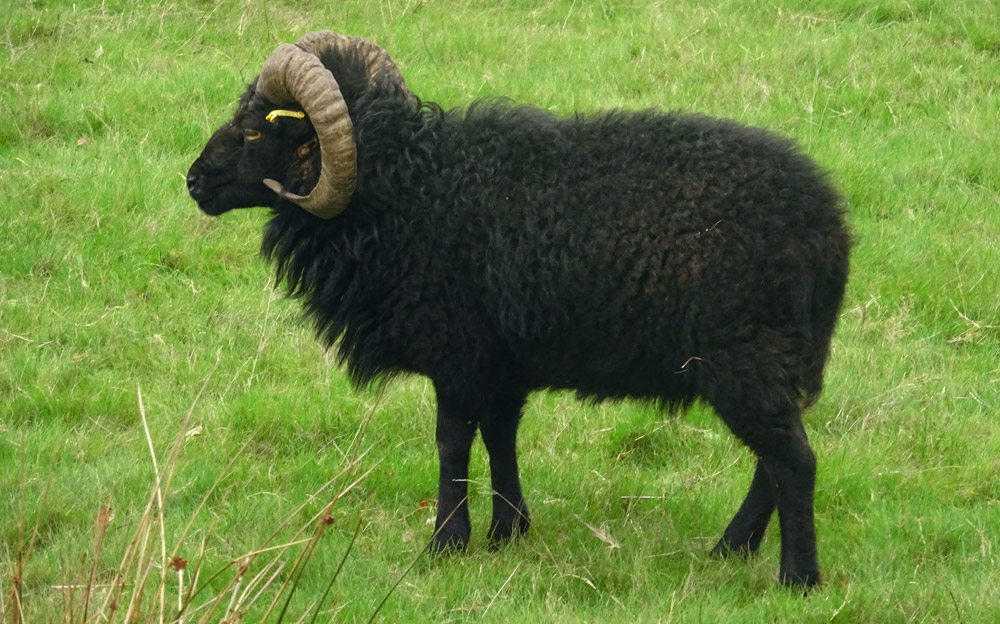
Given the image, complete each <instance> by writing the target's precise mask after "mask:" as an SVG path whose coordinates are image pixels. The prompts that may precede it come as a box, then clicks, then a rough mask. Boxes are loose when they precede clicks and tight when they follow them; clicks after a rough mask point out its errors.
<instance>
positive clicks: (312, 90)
mask: <svg viewBox="0 0 1000 624" xmlns="http://www.w3.org/2000/svg"><path fill="white" fill-rule="evenodd" d="M331 48H332V49H345V48H356V49H358V50H360V51H361V53H362V56H363V57H364V59H365V62H366V65H367V67H368V75H369V77H370V78H369V79H370V80H374V79H375V77H376V76H378V75H381V74H382V73H386V74H387V75H389V76H390V77H391V78H392V79H394V80H398V82H399V84H400V86H401V87H402V88H403V89H404V91H405V89H406V85H405V82H404V81H403V77H402V75H401V74H400V73H399V70H398V69H397V68H396V64H395V63H393V62H392V59H391V58H389V55H388V54H387V53H386V52H385V50H383V49H382V48H380V47H378V46H377V45H375V44H374V43H372V42H371V41H368V40H367V39H361V38H360V37H345V36H342V35H338V34H336V33H334V32H332V31H329V30H324V31H319V32H313V33H309V34H307V35H305V36H303V37H302V38H301V39H299V40H298V41H297V42H296V43H295V45H291V44H286V43H283V44H281V45H279V46H278V47H277V49H276V50H275V51H274V52H273V53H272V54H271V56H270V57H268V59H267V61H265V63H264V67H263V68H262V69H261V71H260V78H259V79H258V80H257V91H258V93H260V94H261V95H263V96H264V97H266V98H267V99H268V100H270V101H272V102H274V103H276V104H279V105H281V104H289V103H291V102H298V104H299V105H300V106H301V107H302V108H303V109H304V110H305V112H306V114H307V115H308V116H309V119H310V120H311V121H312V124H313V128H315V130H316V135H317V138H318V139H319V147H320V158H321V164H320V173H319V181H318V182H317V183H316V186H315V187H314V188H313V190H312V191H310V193H309V194H308V195H304V196H303V195H297V194H295V193H291V192H289V191H287V190H285V189H284V188H283V187H282V186H281V184H280V183H278V182H277V181H276V180H271V179H267V180H264V184H266V185H267V187H268V188H270V189H271V190H273V191H274V192H275V193H278V194H279V195H281V196H282V197H284V198H286V199H288V200H289V201H291V202H293V203H295V204H297V205H299V206H300V207H302V208H303V209H304V210H307V211H308V212H310V213H312V214H314V215H316V216H317V217H320V218H321V219H330V218H333V217H335V216H337V215H339V214H340V213H341V212H343V211H344V210H345V209H346V208H347V204H348V202H350V200H351V195H353V194H354V185H355V182H356V180H357V170H358V156H357V148H356V146H355V144H354V125H353V124H352V123H351V117H350V115H349V114H348V111H347V104H346V103H345V102H344V96H343V94H341V92H340V86H339V85H338V84H337V80H336V79H335V78H334V77H333V74H332V73H330V71H329V70H328V69H326V68H325V67H324V66H323V63H322V62H320V59H319V57H320V55H321V54H322V53H323V52H324V51H326V50H329V49H331Z"/></svg>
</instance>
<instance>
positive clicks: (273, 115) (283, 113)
mask: <svg viewBox="0 0 1000 624" xmlns="http://www.w3.org/2000/svg"><path fill="white" fill-rule="evenodd" d="M305 116H306V114H305V113H303V112H302V111H290V110H281V109H276V110H273V111H271V112H270V113H268V114H267V117H265V118H264V119H266V120H268V121H270V122H271V123H274V120H275V119H277V118H278V117H294V118H296V119H303V118H305Z"/></svg>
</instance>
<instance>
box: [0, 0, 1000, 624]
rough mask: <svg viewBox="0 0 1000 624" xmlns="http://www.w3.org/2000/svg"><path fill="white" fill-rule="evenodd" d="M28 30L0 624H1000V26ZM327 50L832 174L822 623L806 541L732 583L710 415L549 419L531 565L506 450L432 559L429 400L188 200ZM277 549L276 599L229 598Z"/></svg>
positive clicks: (550, 405) (849, 1) (122, 23)
mask: <svg viewBox="0 0 1000 624" xmlns="http://www.w3.org/2000/svg"><path fill="white" fill-rule="evenodd" d="M0 14H3V15H5V16H6V17H5V18H4V19H3V24H2V25H0V198H2V199H0V518H2V519H3V520H2V521H0V601H2V602H0V613H3V616H2V617H0V620H3V621H4V622H22V621H23V622H36V623H41V622H55V621H63V620H61V618H62V617H63V615H62V614H66V613H72V614H74V615H73V617H72V621H74V622H77V621H83V620H84V618H85V617H86V618H87V619H88V621H103V620H101V619H100V618H101V617H102V616H101V615H100V613H101V612H102V610H103V612H104V613H105V614H107V613H108V612H109V610H110V609H111V608H112V607H111V606H110V601H111V600H113V599H114V596H116V595H118V593H120V596H121V597H120V598H119V599H117V604H116V605H115V606H116V607H117V612H116V613H117V617H118V621H124V620H125V617H124V616H125V611H126V609H127V604H128V603H130V602H131V600H130V598H129V596H132V595H133V594H136V595H140V596H142V600H143V602H142V603H141V605H140V606H138V609H139V612H140V613H141V616H142V619H141V620H139V621H147V620H148V621H160V617H161V616H160V614H161V612H162V613H164V616H163V619H164V620H169V619H170V618H171V617H172V615H173V613H174V612H175V611H176V608H177V601H178V598H180V599H181V600H182V601H183V600H188V601H189V602H190V604H191V606H190V607H189V608H188V611H187V615H188V618H189V619H188V620H186V621H197V618H199V617H203V616H207V614H208V612H209V609H208V608H206V609H204V610H202V611H198V612H195V611H194V609H195V608H197V607H198V606H199V605H202V604H206V603H209V602H210V601H211V598H212V597H213V596H217V597H218V598H219V603H218V606H217V610H216V611H215V613H214V616H213V617H214V620H213V621H219V620H221V619H222V617H223V615H224V613H225V611H226V609H227V608H229V605H230V604H237V603H238V604H240V605H242V606H241V607H240V609H245V608H247V607H246V605H247V603H248V602H249V599H250V598H252V597H253V596H254V595H256V594H257V592H258V590H259V591H260V592H261V596H260V598H259V599H258V601H257V602H256V603H255V604H254V605H253V606H252V607H250V608H249V609H250V611H249V613H247V614H246V616H245V621H260V620H261V618H262V617H263V616H264V613H265V611H267V608H268V606H269V605H270V604H271V603H272V602H273V601H275V600H277V601H279V602H278V603H277V604H278V606H277V607H276V608H275V609H274V610H273V611H272V615H271V616H270V620H269V621H277V619H278V614H279V611H280V610H281V608H282V605H283V604H284V603H283V602H281V601H282V600H284V599H285V597H288V596H290V597H291V598H290V602H289V604H288V611H287V614H286V615H285V621H299V618H300V617H301V616H302V615H303V614H305V613H307V612H311V613H318V614H319V617H318V620H317V621H330V620H344V621H351V620H361V621H365V620H367V619H368V618H369V617H370V616H371V615H372V614H374V613H375V612H376V610H377V609H378V608H379V604H380V603H381V602H382V601H383V599H384V598H386V596H389V597H388V600H387V601H386V602H385V604H384V606H382V607H381V611H380V612H379V613H378V615H377V618H378V619H380V620H382V621H389V622H401V621H467V620H475V621H486V622H510V621H526V622H542V621H547V622H590V621H608V620H609V619H613V620H615V621H628V622H632V621H636V622H671V621H672V622H765V621H790V620H791V621H803V622H814V621H815V622H828V621H838V622H995V621H1000V581H998V579H1000V565H998V564H1000V474H998V471H1000V421H998V418H997V411H998V409H1000V296H998V293H1000V269H998V267H1000V243H998V241H1000V205H998V204H1000V158H998V153H1000V149H998V148H1000V139H998V136H1000V134H998V125H1000V124H998V117H1000V7H998V5H997V4H996V3H995V2H994V1H993V0H909V1H904V0H882V1H871V2H866V1H863V0H817V1H805V0H771V1H769V2H762V3H742V2H732V1H720V2H695V1H693V0H681V1H678V2H659V1H657V2H653V1H642V0H633V1H629V2H624V3H614V2H610V1H608V0H604V1H602V2H580V1H577V0H551V1H549V2H538V3H533V2H525V1H522V0H507V1H504V0H501V1H499V2H485V1H484V2H472V1H469V0H456V1H454V2H431V1H419V0H409V1H405V2H404V1H399V2H396V1H390V0H383V1H380V2H361V1H357V2H353V1H341V2H325V3H317V2H301V1H295V0H273V1H270V2H260V1H258V0H244V1H242V2H227V1H214V2H213V1H209V0H200V1H197V2H184V3H182V2H176V1H159V2H157V1H152V0H138V1H134V2H126V1H124V0H107V1H104V2H76V3H70V2H64V1H61V0H48V1H46V0H38V1H30V0H29V1H27V2H16V3H15V2H13V0H0ZM323 28H332V29H334V30H338V31H340V32H343V33H347V34H353V35H361V36H365V37H368V38H371V39H374V40H375V41H376V42H378V43H379V44H380V45H382V46H383V47H385V48H386V49H387V50H388V51H389V52H390V54H392V56H393V57H394V58H395V60H396V61H397V63H398V65H399V66H400V68H401V70H402V72H403V73H404V75H405V76H406V80H407V83H408V85H409V87H410V89H411V90H412V91H413V92H414V93H416V94H418V95H420V96H421V97H422V98H423V99H425V100H433V101H436V102H438V103H439V104H441V105H442V106H444V107H446V108H448V107H452V106H459V105H462V104H464V103H467V102H469V101H470V100H472V99H474V98H476V97H484V96H508V97H510V98H512V99H514V100H516V101H523V102H533V103H536V104H538V105H539V106H541V107H543V108H547V109H551V110H553V111H557V112H560V113H566V114H568V113H571V112H572V111H582V112H589V111H594V110H598V109H601V108H610V107H621V108H628V109H638V108H646V107H657V108H663V109H686V110H692V111H701V112H706V113H711V114H715V115H720V116H725V117H731V118H735V119H738V120H740V121H743V122H745V123H750V124H754V125H759V126H764V127H767V128H771V129H774V130H776V131H779V132H781V133H783V134H786V135H789V136H792V137H795V138H797V139H798V140H799V141H800V142H801V143H802V144H803V146H804V148H805V149H806V151H807V152H808V153H810V154H811V155H813V156H814V157H815V159H816V160H817V161H818V162H820V163H821V164H822V165H823V166H824V167H826V168H827V169H829V170H830V171H831V172H832V173H833V175H834V178H835V179H836V180H837V182H838V183H839V185H840V186H841V188H842V189H843V192H844V194H845V195H846V197H847V199H848V202H849V211H850V220H851V222H852V225H853V229H854V231H855V234H856V237H857V240H858V245H857V248H856V251H855V253H854V256H853V264H852V276H851V282H850V286H849V291H848V296H847V301H846V303H845V307H844V310H843V315H842V319H841V322H840V325H839V327H838V331H837V334H836V337H835V342H834V350H833V355H832V359H831V362H830V365H829V367H828V375H827V383H826V391H825V394H824V395H823V397H822V399H821V400H820V401H819V403H818V404H817V405H816V407H815V408H814V409H813V411H812V412H811V413H810V414H809V416H808V418H807V428H808V430H809V433H810V436H811V440H812V443H813V446H814V448H815V450H816V453H817V455H818V457H819V461H820V469H819V475H818V486H817V500H816V511H817V531H818V535H819V547H820V565H821V567H822V570H823V574H824V582H823V584H822V585H821V586H820V587H819V588H818V589H817V590H816V591H814V592H812V593H811V594H810V595H809V596H808V597H806V598H803V597H802V596H801V595H797V594H795V593H794V592H789V591H786V590H783V589H781V588H780V587H778V586H777V582H776V581H777V569H778V539H777V531H776V527H775V526H774V525H772V528H771V531H770V532H769V534H768V537H767V538H766V539H765V543H764V546H763V548H762V552H761V553H760V555H759V556H758V557H756V558H754V559H752V560H750V561H748V562H744V561H741V560H732V561H717V560H713V559H711V558H709V557H708V556H707V555H708V550H709V549H710V548H711V546H712V545H713V544H714V542H715V540H716V539H717V538H718V537H719V535H720V534H721V532H722V529H723V528H724V527H725V524H726V523H727V522H728V520H729V519H730V517H731V515H732V514H733V513H734V512H735V509H736V507H737V506H738V505H739V502H740V500H741V499H742V496H743V494H744V492H745V489H746V486H747V484H748V482H749V479H750V475H751V472H752V466H753V463H752V461H751V458H750V457H748V454H747V452H746V451H745V450H744V449H742V448H741V447H740V446H739V444H737V443H736V442H735V441H734V440H733V438H732V437H731V436H730V435H729V434H728V432H727V431H726V430H725V429H724V427H723V426H722V425H721V424H720V423H719V422H718V421H717V420H716V419H715V417H714V415H713V414H712V413H710V412H709V411H708V410H706V409H703V408H697V407H696V408H695V409H693V410H692V411H691V412H689V413H687V414H684V415H679V416H674V415H669V414H663V413H659V412H657V411H655V410H653V409H651V408H649V407H645V406H641V405H635V404H630V403H623V404H614V405H610V404H607V405H599V406H596V407H594V406H584V405H581V404H580V403H578V402H577V401H575V400H574V398H573V397H572V396H571V395H567V394H552V393H539V394H536V395H534V396H533V397H532V399H531V402H530V405H529V409H528V413H527V415H526V418H525V420H524V424H523V426H522V435H521V440H520V448H521V453H522V470H523V477H524V480H525V493H526V496H527V497H528V501H529V504H530V505H532V511H533V519H534V525H533V528H532V533H531V535H530V536H529V537H528V538H527V539H526V540H524V541H523V542H521V543H518V544H517V545H515V546H513V547H511V548H508V549H506V550H505V551H503V552H500V553H491V552H489V551H488V550H487V549H486V548H485V544H484V539H483V534H484V532H485V530H486V523H487V521H488V517H489V499H490V493H489V478H488V473H487V471H486V464H485V457H484V452H483V449H482V447H481V445H477V446H476V447H475V448H474V458H473V467H472V475H473V476H472V478H473V483H472V487H471V494H470V496H471V499H470V504H471V507H472V514H473V522H474V529H473V530H474V540H473V543H472V544H471V546H470V549H469V551H468V552H467V553H465V554H462V555H460V556H456V557H450V558H444V559H438V560H431V559H428V558H427V557H425V556H421V552H422V549H423V548H424V546H425V544H426V542H427V540H428V538H429V537H430V533H431V530H432V527H433V525H432V522H433V515H434V496H435V495H436V474H437V465H436V463H437V462H436V454H435V448H434V442H433V427H434V396H433V392H432V390H431V388H430V387H429V385H428V384H427V383H426V382H425V381H424V380H422V379H417V378H412V379H406V380H403V381H397V382H394V383H391V384H388V385H386V386H385V387H380V388H374V389H368V390H361V391H357V390H352V389H351V388H350V387H349V386H348V384H347V382H346V380H345V377H344V375H343V373H342V372H341V371H340V370H339V369H338V368H337V367H336V366H335V363H334V356H333V355H332V354H330V353H325V352H324V351H323V350H322V349H321V348H320V347H319V346H318V345H317V344H316V342H315V341H314V340H313V337H312V334H311V332H310V330H309V329H308V328H307V327H306V326H305V325H304V324H303V323H302V322H301V319H300V316H299V310H298V307H297V306H298V304H297V303H296V302H294V301H286V300H284V299H283V298H282V297H281V295H280V293H275V292H273V290H272V285H271V275H270V269H269V267H267V266H266V265H265V264H264V263H263V262H262V261H261V260H260V259H259V258H258V257H257V255H256V254H257V247H258V243H259V238H260V231H261V227H262V225H263V223H264V221H265V218H266V216H265V214H264V213H263V211H258V212H240V213H238V214H237V213H231V214H228V215H226V216H224V217H223V218H220V219H217V220H213V219H210V218H208V217H205V216H203V215H202V214H200V213H199V212H198V211H197V209H196V207H195V205H194V203H193V202H192V201H191V200H190V199H189V198H188V196H187V193H186V190H185V185H184V176H185V173H186V171H187V168H188V166H189V165H190V163H191V162H192V161H193V160H194V158H195V157H196V156H197V154H198V152H199V151H200V149H201V147H202V146H203V144H204V142H205V141H206V140H207V138H208V136H209V134H210V132H211V131H212V130H213V129H214V128H215V127H217V126H218V125H219V124H220V123H222V122H223V121H225V120H227V119H228V118H229V116H230V113H231V111H232V109H233V106H234V103H235V100H236V98H237V97H238V95H239V94H240V93H241V92H242V90H243V88H244V86H245V84H246V83H247V82H248V81H249V80H251V79H252V78H253V77H254V75H255V74H256V72H257V70H258V69H259V68H260V66H261V64H262V62H263V61H264V59H265V58H266V57H267V55H268V54H269V53H270V51H271V50H272V49H273V48H274V47H275V46H276V45H277V44H278V43H281V42H288V41H294V40H295V39H297V38H298V37H299V36H300V35H301V34H303V33H305V32H308V31H310V30H317V29H323ZM140 396H141V398H140ZM144 421H145V423H146V424H145V425H144ZM147 438H148V439H147ZM175 441H177V443H176V444H175ZM151 448H152V449H153V450H154V452H155V457H156V463H155V467H154V460H153V456H152V455H153V454H151V450H150V449H151ZM172 449H173V450H174V451H176V453H175V454H174V455H172ZM158 473H159V474H160V475H161V477H160V479H159V481H158V479H157V474H158ZM168 473H169V474H170V475H171V479H170V480H169V483H168V482H167V478H166V477H167V474H168ZM331 480H332V483H330V485H329V486H328V487H327V488H326V489H323V487H324V484H327V483H328V482H330V481H331ZM157 483H159V487H157ZM352 485H353V487H352ZM157 493H159V494H160V495H162V499H161V498H159V497H158V495H157ZM314 494H315V495H314ZM331 504H332V505H333V506H332V508H330V507H329V506H330V505H331ZM324 517H328V518H329V519H328V520H326V521H324V520H323V518H324ZM320 530H322V536H321V537H319V538H318V539H317V540H315V541H313V540H311V536H315V535H318V532H319V531H320ZM356 530H357V531H358V532H357V537H356V538H355V537H354V535H355V531H356ZM303 540H306V543H302V542H303ZM313 543H315V546H316V549H315V552H314V553H313V555H312V557H311V558H310V559H309V560H308V562H307V563H306V564H305V565H304V566H298V567H297V568H296V561H298V557H299V556H300V554H301V553H303V552H308V551H309V549H310V548H311V547H312V546H311V544H313ZM266 546H275V547H276V548H275V549H274V550H270V551H267V552H265V553H262V554H260V555H259V556H257V557H255V558H253V559H252V562H251V563H250V565H249V567H248V568H247V570H246V574H245V576H243V577H240V576H239V566H238V565H230V566H229V567H226V566H227V564H229V563H230V562H233V561H246V559H244V556H245V555H246V554H247V553H251V552H255V551H256V550H257V549H260V548H263V547H266ZM348 548H350V549H351V551H350V553H349V554H347V555H346V558H345V553H346V552H347V550H348ZM172 556H177V557H181V558H183V559H185V560H187V562H188V567H187V569H186V570H185V571H184V573H183V574H181V573H179V572H177V570H176V567H178V566H177V565H176V564H175V565H174V566H173V567H170V566H169V565H168V563H169V562H170V558H171V557H172ZM341 561H343V568H342V569H341V570H340V572H339V575H336V576H335V574H336V571H337V568H338V566H339V565H340V564H341ZM269 562H270V563H269ZM411 565H412V568H411ZM281 566H284V567H281ZM199 570H200V572H199ZM220 570H221V572H220V573H219V574H218V575H216V576H212V575H213V574H214V573H215V572H217V571H220ZM259 573H261V574H262V576H260V577H256V576H255V575H257V574H259ZM272 573H276V574H275V576H274V577H273V580H268V579H271V578H272V577H271V574H272ZM144 579H145V581H144ZM331 579H333V582H332V585H330V583H331ZM286 582H288V583H289V584H288V585H283V584H284V583H286ZM292 582H297V586H296V588H295V590H294V592H293V591H292V589H291V583H292ZM397 583H398V586H397V585H396V584H397ZM328 585H329V586H330V590H329V594H326V595H325V594H324V592H325V591H326V589H327V587H328ZM394 586H395V587H396V589H395V591H394V592H392V593H391V595H389V594H390V591H392V588H393V587H394ZM195 587H197V588H198V590H199V593H198V594H197V595H196V596H194V597H193V598H185V596H186V595H188V594H189V592H190V591H191V590H192V589H193V588H195ZM248 590H252V591H248ZM116 592H117V593H116ZM244 594H246V595H247V598H246V599H245V600H243V599H241V598H240V596H243V595H244ZM324 595H325V600H322V601H321V600H320V599H321V597H324ZM234 600H235V602H233V601H234ZM132 604H135V603H134V602H132ZM161 607H162V608H161ZM19 609H20V611H19ZM310 609H311V610H312V611H310ZM85 613H86V616H85V615H84V614H85ZM66 621H69V620H66ZM305 621H308V620H305Z"/></svg>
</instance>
